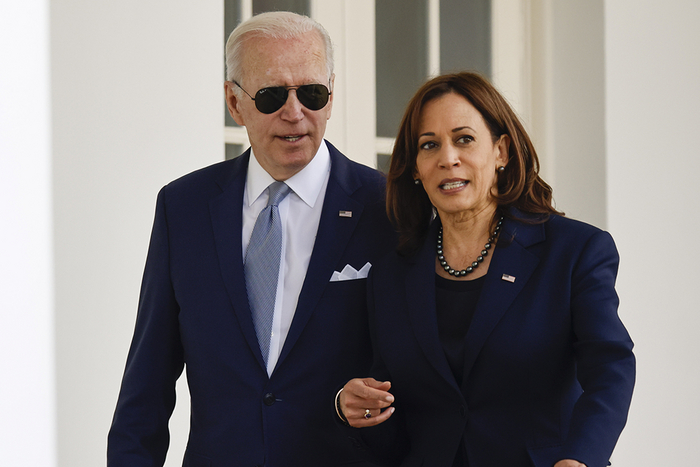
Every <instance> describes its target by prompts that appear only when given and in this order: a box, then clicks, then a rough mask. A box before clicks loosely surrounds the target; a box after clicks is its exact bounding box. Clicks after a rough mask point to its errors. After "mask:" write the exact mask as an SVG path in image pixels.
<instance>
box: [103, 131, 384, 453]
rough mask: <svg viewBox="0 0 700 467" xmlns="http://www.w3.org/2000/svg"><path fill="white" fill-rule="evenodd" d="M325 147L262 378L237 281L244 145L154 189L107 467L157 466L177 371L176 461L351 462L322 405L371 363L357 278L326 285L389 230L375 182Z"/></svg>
mask: <svg viewBox="0 0 700 467" xmlns="http://www.w3.org/2000/svg"><path fill="white" fill-rule="evenodd" d="M328 147H329V150H330V156H331V173H330V179H329V182H328V188H327V191H326V196H325V201H324V205H323V211H322V214H321V221H320V225H319V228H318V233H317V237H316V242H315V244H314V249H313V253H312V256H311V259H310V263H309V266H308V271H307V274H306V278H305V281H304V285H303V288H302V291H301V293H300V295H299V299H298V306H297V309H296V312H295V315H294V319H293V322H292V325H291V328H290V330H289V334H288V336H287V338H286V340H285V342H284V346H283V349H282V352H281V355H280V358H279V361H278V363H277V366H276V367H275V370H274V372H273V374H272V375H271V376H270V377H268V375H267V372H266V369H265V364H264V362H263V359H262V355H261V352H260V347H259V345H258V342H257V338H256V335H255V329H254V325H253V321H252V317H251V312H250V309H249V305H248V299H247V295H246V289H245V281H244V275H243V256H242V251H241V250H242V248H241V244H242V242H241V222H242V221H241V216H242V205H243V191H244V186H245V178H246V170H247V167H248V160H249V157H250V152H249V151H248V152H247V153H245V154H243V155H242V156H241V157H239V158H237V159H234V160H231V161H226V162H222V163H219V164H216V165H213V166H210V167H207V168H204V169H202V170H199V171H197V172H194V173H191V174H189V175H186V176H184V177H182V178H180V179H178V180H176V181H174V182H172V183H170V184H169V185H167V186H166V187H164V188H163V189H162V190H161V192H160V193H159V195H158V201H157V206H156V215H155V222H154V226H153V232H152V237H151V243H150V247H149V252H148V257H147V260H146V267H145V272H144V278H143V283H142V289H141V296H140V300H139V310H138V317H137V321H136V328H135V333H134V338H133V342H132V344H131V349H130V351H129V356H128V359H127V363H126V370H125V373H124V378H123V381H122V387H121V391H120V395H119V400H118V403H117V408H116V412H115V415H114V420H113V423H112V428H111V430H110V434H109V440H108V454H107V458H108V465H109V467H153V466H162V465H163V462H164V459H165V455H166V451H167V448H168V440H169V435H168V427H167V425H168V419H169V417H170V415H171V413H172V410H173V408H174V405H175V382H176V380H177V379H178V377H179V376H180V374H181V372H182V370H183V366H184V367H185V368H186V374H187V382H188V386H189V391H190V396H191V419H190V435H189V440H188V445H187V450H186V453H185V458H184V463H183V465H184V466H185V467H235V466H246V467H248V466H250V467H252V466H269V467H278V466H280V467H283V466H290V465H304V466H319V467H321V466H322V467H327V466H332V465H345V464H346V463H353V462H359V461H360V460H361V459H362V457H361V456H362V454H363V453H362V452H361V451H360V450H357V449H355V448H353V447H352V446H351V444H350V443H349V442H348V440H347V432H346V431H348V430H350V428H346V427H341V426H339V424H338V423H336V420H335V414H334V413H333V412H332V409H330V408H331V407H332V405H333V395H334V394H335V391H337V389H338V388H339V387H340V386H342V384H344V383H345V382H346V381H347V380H349V379H350V378H352V377H353V376H355V375H357V374H366V373H367V372H368V371H369V369H370V366H371V344H370V338H369V330H368V324H367V308H366V307H367V305H366V303H367V301H366V279H359V280H352V281H342V282H329V280H330V278H331V276H332V274H333V272H334V271H340V270H342V269H343V267H344V266H345V265H347V264H350V265H351V266H353V267H354V268H355V269H357V270H359V269H360V268H361V267H362V266H364V265H365V263H367V262H370V263H372V264H374V263H375V262H376V261H377V259H378V257H379V256H380V255H383V254H385V253H386V252H387V251H390V250H392V249H393V247H394V245H395V242H394V239H395V235H394V232H393V229H392V228H391V227H390V224H389V222H388V220H387V217H386V214H385V207H384V178H383V176H382V175H381V174H379V173H378V172H376V171H375V170H372V169H370V168H368V167H365V166H362V165H360V164H357V163H354V162H352V161H350V160H349V159H347V158H346V157H345V156H343V155H342V154H341V153H340V152H338V150H337V149H335V148H334V147H333V146H332V145H330V144H328ZM340 211H349V212H352V215H351V217H347V216H339V212H340ZM353 465H363V464H362V463H357V464H353Z"/></svg>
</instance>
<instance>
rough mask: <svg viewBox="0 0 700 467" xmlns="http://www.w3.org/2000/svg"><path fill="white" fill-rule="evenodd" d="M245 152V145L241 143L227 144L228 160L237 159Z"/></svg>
mask: <svg viewBox="0 0 700 467" xmlns="http://www.w3.org/2000/svg"><path fill="white" fill-rule="evenodd" d="M242 152H243V146H242V145H240V144H227V145H226V160H227V161H228V160H231V159H235V158H236V157H238V156H240V155H241V153H242Z"/></svg>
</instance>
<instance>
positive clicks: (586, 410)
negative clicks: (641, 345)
mask: <svg viewBox="0 0 700 467" xmlns="http://www.w3.org/2000/svg"><path fill="white" fill-rule="evenodd" d="M618 264H619V257H618V253H617V249H616V248H615V244H614V242H613V239H612V237H611V236H610V235H609V234H608V233H607V232H604V231H598V232H597V233H596V234H594V235H593V236H592V237H591V238H590V239H589V240H588V242H587V244H586V245H585V247H584V249H583V250H582V253H581V255H580V257H579V259H578V261H577V263H576V265H575V267H574V270H573V274H572V291H571V314H572V323H573V332H574V352H575V357H576V365H577V377H578V380H579V382H580V384H581V387H582V388H583V394H582V395H581V397H580V398H579V399H578V401H577V402H576V404H575V406H574V411H573V414H572V418H571V423H570V427H569V435H568V438H567V441H566V443H565V445H564V450H563V452H562V454H563V456H562V458H571V459H576V460H578V461H579V462H583V463H584V464H586V465H587V466H588V467H597V466H605V465H608V459H609V458H610V455H611V454H612V451H613V448H614V447H615V443H616V442H617V439H618V438H619V436H620V433H621V432H622V429H623V427H624V426H625V423H626V421H627V413H628V410H629V406H630V401H631V398H632V390H633V387H634V379H635V357H634V355H633V353H632V347H633V344H632V340H631V339H630V336H629V334H628V333H627V330H626V329H625V327H624V326H623V324H622V322H621V321H620V318H619V316H618V313H617V308H618V304H619V299H618V296H617V293H616V292H615V280H616V276H617V269H618Z"/></svg>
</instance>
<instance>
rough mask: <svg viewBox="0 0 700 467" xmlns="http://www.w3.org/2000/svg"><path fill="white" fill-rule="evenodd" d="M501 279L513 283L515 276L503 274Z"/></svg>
mask: <svg viewBox="0 0 700 467" xmlns="http://www.w3.org/2000/svg"><path fill="white" fill-rule="evenodd" d="M501 279H502V280H504V281H508V282H515V276H511V275H510V274H503V275H502V276H501Z"/></svg>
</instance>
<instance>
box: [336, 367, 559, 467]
mask: <svg viewBox="0 0 700 467" xmlns="http://www.w3.org/2000/svg"><path fill="white" fill-rule="evenodd" d="M390 388H391V383H390V382H389V381H384V382H381V381H377V380H376V379H374V378H355V379H352V380H350V381H348V382H347V384H345V386H344V387H343V392H341V393H340V409H341V410H342V411H343V415H345V418H346V419H347V420H348V423H349V424H350V426H353V427H355V428H363V427H367V426H374V425H379V424H380V423H382V422H385V421H386V420H387V419H388V418H389V417H391V415H392V414H393V413H394V410H395V409H394V407H389V406H390V405H391V404H392V403H393V402H394V396H392V395H391V394H390V393H389V392H388V391H389V389H390ZM387 407H389V408H388V409H387ZM383 409H386V410H383ZM558 467H560V466H558Z"/></svg>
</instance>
